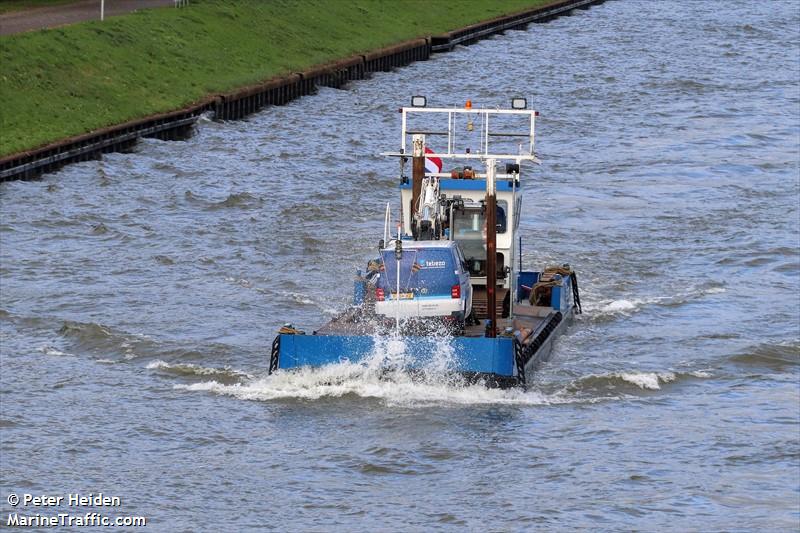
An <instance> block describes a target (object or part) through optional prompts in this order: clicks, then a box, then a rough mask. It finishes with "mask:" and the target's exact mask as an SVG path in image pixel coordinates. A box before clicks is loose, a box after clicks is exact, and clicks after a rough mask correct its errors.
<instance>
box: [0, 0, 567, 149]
mask: <svg viewBox="0 0 800 533" xmlns="http://www.w3.org/2000/svg"><path fill="white" fill-rule="evenodd" d="M552 1H553V0H495V1H492V2H487V1H486V0H453V1H448V0H427V1H423V0H404V1H398V0H303V1H299V0H264V1H256V0H241V1H225V0H195V1H193V2H191V5H190V7H188V8H182V9H175V8H161V9H151V10H144V11H141V12H137V13H133V14H131V15H126V16H121V17H114V18H111V19H108V20H106V21H105V22H100V21H92V22H85V23H81V24H76V25H74V26H68V27H63V28H56V29H52V30H44V31H37V32H28V33H23V34H18V35H12V36H4V37H0V102H2V105H0V126H2V127H1V128H0V155H8V154H10V153H15V152H19V151H22V150H27V149H31V148H35V147H37V146H41V145H43V144H46V143H48V142H52V141H55V140H58V139H61V138H64V137H68V136H71V135H76V134H80V133H84V132H88V131H91V130H94V129H97V128H100V127H104V126H109V125H113V124H118V123H121V122H125V121H127V120H131V119H134V118H140V117H143V116H146V115H149V114H152V113H157V112H163V111H170V110H174V109H179V108H180V107H182V106H185V105H187V104H189V103H191V102H195V101H198V100H200V99H202V98H203V97H205V96H207V95H209V94H214V93H218V92H223V91H229V90H232V89H235V88H237V87H240V86H244V85H248V84H252V83H255V82H258V81H261V80H265V79H268V78H271V77H274V76H277V75H280V74H284V73H288V72H292V71H298V70H301V69H304V68H306V67H309V66H312V65H315V64H319V63H324V62H328V61H331V60H335V59H340V58H343V57H346V56H349V55H352V54H354V53H358V52H365V51H369V50H373V49H377V48H380V47H383V46H387V45H390V44H395V43H398V42H400V41H404V40H408V39H412V38H416V37H422V36H427V35H432V34H437V33H443V32H446V31H449V30H453V29H457V28H460V27H463V26H466V25H469V24H472V23H475V22H478V21H482V20H486V19H490V18H493V17H496V16H498V15H501V14H505V13H512V12H515V11H519V10H522V9H525V8H529V7H532V6H537V5H543V4H547V3H552Z"/></svg>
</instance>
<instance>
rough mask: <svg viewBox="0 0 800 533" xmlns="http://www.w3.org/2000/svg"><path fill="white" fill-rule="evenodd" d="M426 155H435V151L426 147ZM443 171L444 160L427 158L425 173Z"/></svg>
mask: <svg viewBox="0 0 800 533" xmlns="http://www.w3.org/2000/svg"><path fill="white" fill-rule="evenodd" d="M425 153H426V154H435V153H436V152H434V151H433V150H431V149H430V148H428V147H427V146H426V147H425ZM441 171H442V159H441V158H439V157H426V158H425V172H427V173H429V174H434V173H439V172H441Z"/></svg>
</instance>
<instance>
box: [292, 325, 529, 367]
mask: <svg viewBox="0 0 800 533" xmlns="http://www.w3.org/2000/svg"><path fill="white" fill-rule="evenodd" d="M388 339H389V338H388V337H387V340H388ZM376 342H377V343H381V342H382V339H380V338H379V337H372V336H367V335H285V334H284V335H280V359H279V368H281V369H288V368H300V367H304V366H310V367H319V366H323V365H327V364H332V363H342V362H348V361H349V362H352V363H360V362H364V361H365V360H366V359H368V358H369V357H370V356H372V355H373V354H375V351H376V350H382V349H383V348H382V347H381V346H376ZM402 342H403V343H404V344H405V350H404V352H405V355H406V363H407V364H408V366H409V367H411V368H423V367H424V366H425V364H426V363H428V362H430V361H431V360H432V358H433V354H435V353H437V350H441V343H443V342H446V343H449V344H450V347H451V348H452V353H453V365H454V366H453V368H452V370H453V371H456V372H474V373H482V374H496V375H499V376H507V377H513V376H514V375H515V367H514V341H513V340H512V339H511V338H507V337H500V338H496V339H489V338H482V337H453V338H451V339H447V340H442V339H437V338H433V337H421V336H416V337H403V338H402Z"/></svg>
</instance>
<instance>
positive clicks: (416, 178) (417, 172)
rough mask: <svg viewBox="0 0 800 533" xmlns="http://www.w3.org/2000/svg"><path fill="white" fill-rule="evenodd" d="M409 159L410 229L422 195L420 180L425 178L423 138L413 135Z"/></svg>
mask: <svg viewBox="0 0 800 533" xmlns="http://www.w3.org/2000/svg"><path fill="white" fill-rule="evenodd" d="M412 143H413V147H412V152H411V155H412V158H411V208H410V209H409V210H408V213H409V220H410V221H411V227H412V228H413V227H414V223H415V221H416V218H417V212H416V210H417V202H418V201H419V195H420V194H422V180H423V178H425V136H424V135H414V137H413V139H412Z"/></svg>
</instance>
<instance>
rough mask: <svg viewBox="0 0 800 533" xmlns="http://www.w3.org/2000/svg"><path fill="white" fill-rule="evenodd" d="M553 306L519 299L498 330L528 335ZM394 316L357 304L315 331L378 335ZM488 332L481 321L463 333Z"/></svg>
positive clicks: (324, 333) (538, 325) (334, 333)
mask: <svg viewBox="0 0 800 533" xmlns="http://www.w3.org/2000/svg"><path fill="white" fill-rule="evenodd" d="M552 311H553V310H552V309H549V311H548V310H544V311H543V310H542V308H537V307H534V306H531V305H529V304H527V303H519V304H516V305H515V306H514V312H513V316H511V317H508V318H498V319H497V325H498V331H499V333H501V334H502V333H503V332H504V331H505V330H506V328H509V327H510V328H512V331H514V332H517V331H519V332H520V337H521V338H526V337H528V336H529V335H530V334H531V333H535V332H536V331H538V329H539V328H540V327H542V325H543V324H544V323H545V322H546V319H547V317H548V315H549V314H550V313H551V312H552ZM392 323H393V321H392V319H385V318H383V317H379V316H378V315H375V313H374V311H372V309H370V307H369V306H364V307H354V308H352V309H349V310H347V311H345V312H344V313H342V314H340V315H338V316H336V317H334V318H333V319H332V320H331V321H330V322H328V323H327V324H325V325H324V326H322V327H321V328H319V329H318V330H316V331H315V332H314V334H315V335H375V334H376V333H379V332H382V331H385V328H388V327H391V324H392ZM485 333H486V326H485V324H484V323H483V322H482V323H481V324H478V325H470V326H467V327H466V328H465V329H464V334H463V336H464V337H483V336H484V335H485Z"/></svg>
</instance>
